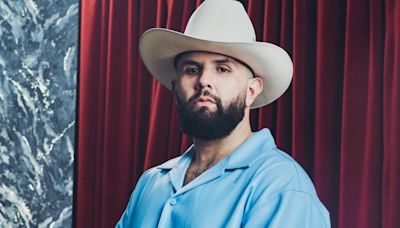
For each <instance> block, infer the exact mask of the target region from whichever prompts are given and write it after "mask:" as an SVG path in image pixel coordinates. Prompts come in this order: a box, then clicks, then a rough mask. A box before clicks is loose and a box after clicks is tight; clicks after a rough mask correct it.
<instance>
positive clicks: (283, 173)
mask: <svg viewBox="0 0 400 228" xmlns="http://www.w3.org/2000/svg"><path fill="white" fill-rule="evenodd" d="M251 166H254V167H253V169H254V177H253V181H252V183H253V184H254V185H257V186H258V188H262V187H264V188H268V189H273V191H276V192H283V191H300V192H307V193H310V194H311V195H314V194H316V193H315V188H314V185H313V183H312V181H311V179H310V177H309V176H308V174H307V173H306V171H305V170H304V169H303V168H302V167H301V166H300V165H299V164H298V163H297V162H296V161H295V160H294V159H293V158H292V157H291V156H290V155H288V154H287V153H285V152H283V151H281V150H279V149H277V148H272V149H268V150H267V151H262V152H261V153H260V156H258V157H257V158H256V159H255V160H254V161H253V163H252V164H251Z"/></svg>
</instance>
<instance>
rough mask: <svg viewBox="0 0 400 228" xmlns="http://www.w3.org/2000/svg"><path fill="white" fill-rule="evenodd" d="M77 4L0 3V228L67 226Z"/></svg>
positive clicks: (41, 0) (71, 0)
mask: <svg viewBox="0 0 400 228" xmlns="http://www.w3.org/2000/svg"><path fill="white" fill-rule="evenodd" d="M78 25H79V1H78V0H62V1H54V0H53V1H52V0H1V1H0V227H70V226H71V224H72V201H73V162H74V141H75V138H74V137H75V127H76V126H75V125H76V123H75V116H76V80H77V51H78Z"/></svg>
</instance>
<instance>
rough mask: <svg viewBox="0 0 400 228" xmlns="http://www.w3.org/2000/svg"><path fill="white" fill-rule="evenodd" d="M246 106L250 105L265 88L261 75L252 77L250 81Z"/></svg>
mask: <svg viewBox="0 0 400 228" xmlns="http://www.w3.org/2000/svg"><path fill="white" fill-rule="evenodd" d="M247 85H248V87H247V96H246V106H248V107H250V105H251V104H253V102H254V100H255V99H256V98H257V96H258V95H259V94H260V93H261V92H262V90H263V81H262V79H261V78H259V77H255V78H251V79H249V81H248V84H247Z"/></svg>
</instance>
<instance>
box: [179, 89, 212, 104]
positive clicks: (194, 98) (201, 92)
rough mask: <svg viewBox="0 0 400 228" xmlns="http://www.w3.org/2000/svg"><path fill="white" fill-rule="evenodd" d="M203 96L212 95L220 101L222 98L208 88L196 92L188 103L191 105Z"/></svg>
mask: <svg viewBox="0 0 400 228" xmlns="http://www.w3.org/2000/svg"><path fill="white" fill-rule="evenodd" d="M202 96H208V97H211V98H212V99H214V100H215V102H218V101H219V100H220V99H219V97H217V96H215V95H214V94H212V93H211V92H210V91H208V90H199V91H198V92H197V93H196V94H194V95H193V96H192V97H191V98H190V99H189V100H188V102H187V103H189V104H190V105H193V104H194V103H195V102H196V101H197V99H199V98H200V97H202Z"/></svg>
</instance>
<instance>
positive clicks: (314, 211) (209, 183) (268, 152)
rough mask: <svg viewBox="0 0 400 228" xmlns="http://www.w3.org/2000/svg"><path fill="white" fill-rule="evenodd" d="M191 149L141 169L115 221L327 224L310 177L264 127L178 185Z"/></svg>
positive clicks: (174, 226)
mask: <svg viewBox="0 0 400 228" xmlns="http://www.w3.org/2000/svg"><path fill="white" fill-rule="evenodd" d="M193 152H194V147H193V146H192V147H190V148H189V149H188V151H187V152H185V154H183V155H182V156H180V157H177V158H174V159H172V160H169V161H167V162H166V163H164V164H162V165H159V166H157V167H154V168H152V169H149V170H148V171H146V172H145V173H144V174H143V175H142V177H141V178H140V180H139V181H138V183H137V185H136V188H135V190H134V192H133V193H132V196H131V198H130V200H129V204H128V207H127V208H126V210H125V212H124V214H123V215H122V217H121V219H120V221H119V222H118V224H117V225H116V227H135V228H136V227H171V228H180V227H207V228H212V227H251V228H253V227H279V228H280V227H283V228H291V227H296V228H302V227H307V228H314V227H315V228H327V227H330V221H329V213H328V211H327V210H326V208H325V207H324V206H323V205H322V203H321V202H320V200H319V199H318V196H317V194H316V192H315V189H314V186H313V184H312V182H311V180H310V178H309V177H308V176H307V174H306V172H305V171H304V170H303V169H302V168H301V167H300V166H299V165H298V163H297V162H296V161H294V160H293V158H292V157H290V156H289V155H287V154H286V153H284V152H282V151H280V150H279V149H277V148H276V145H275V142H274V139H273V138H272V135H271V133H270V132H269V130H268V129H263V130H261V131H259V132H255V133H254V134H253V135H252V136H251V137H250V138H249V139H248V140H246V141H245V142H244V143H243V144H241V145H240V146H239V147H238V148H237V149H236V150H235V151H233V152H232V153H231V154H230V155H229V156H227V157H226V158H224V159H223V160H221V161H220V162H218V163H217V164H216V165H214V166H213V167H211V168H210V169H208V170H207V171H205V172H204V173H202V174H201V175H200V176H198V177H197V178H196V179H194V180H193V181H191V182H190V183H188V184H187V185H185V186H183V187H182V185H183V179H184V177H185V173H186V169H187V168H188V166H189V164H190V161H191V156H192V154H193Z"/></svg>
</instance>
